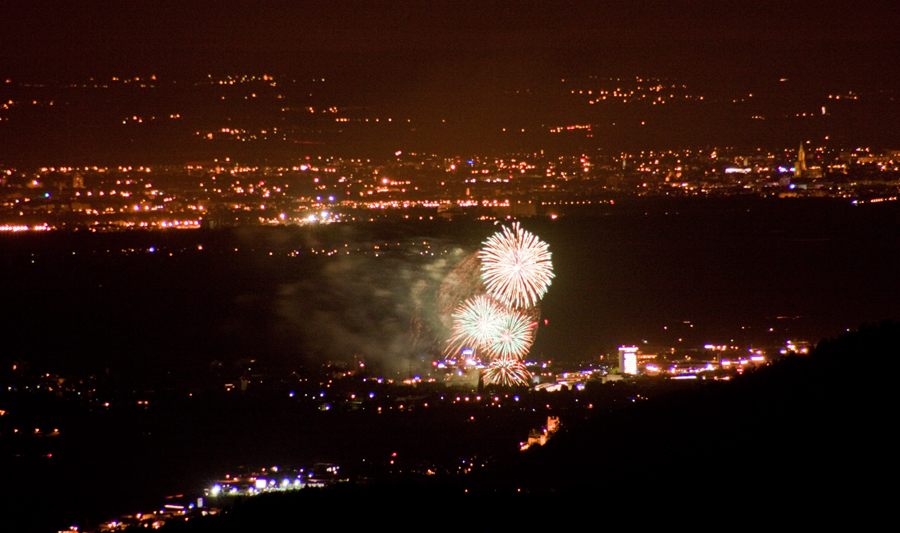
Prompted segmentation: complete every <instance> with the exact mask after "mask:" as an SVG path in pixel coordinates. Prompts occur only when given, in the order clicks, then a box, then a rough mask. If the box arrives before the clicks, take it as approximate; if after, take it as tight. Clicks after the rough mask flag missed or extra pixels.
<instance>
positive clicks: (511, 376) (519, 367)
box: [481, 358, 531, 387]
mask: <svg viewBox="0 0 900 533" xmlns="http://www.w3.org/2000/svg"><path fill="white" fill-rule="evenodd" d="M481 379H482V380H483V381H484V384H485V385H502V386H506V387H512V386H519V385H528V382H529V381H530V380H531V373H530V372H528V370H526V369H525V365H523V364H522V363H521V362H520V361H518V360H516V359H503V358H500V359H494V360H493V361H491V364H490V365H489V366H488V367H487V368H486V369H485V371H484V374H483V375H482V378H481Z"/></svg>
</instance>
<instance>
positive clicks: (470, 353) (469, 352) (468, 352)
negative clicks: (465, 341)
mask: <svg viewBox="0 0 900 533" xmlns="http://www.w3.org/2000/svg"><path fill="white" fill-rule="evenodd" d="M473 353H475V350H473V349H472V348H466V349H464V350H463V351H462V354H463V355H472V354H473Z"/></svg>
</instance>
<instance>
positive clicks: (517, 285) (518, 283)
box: [478, 222, 553, 308]
mask: <svg viewBox="0 0 900 533" xmlns="http://www.w3.org/2000/svg"><path fill="white" fill-rule="evenodd" d="M478 258H479V259H480V260H481V277H482V279H483V281H484V284H485V287H487V291H488V294H490V295H491V296H493V297H494V298H495V299H496V300H498V301H499V302H501V303H503V304H504V305H507V306H510V307H515V308H527V307H532V306H534V305H535V304H537V303H538V301H539V300H540V299H541V297H542V296H543V295H544V293H546V292H547V287H549V286H550V282H551V280H552V279H553V263H552V262H551V261H550V251H549V250H548V247H547V243H545V242H543V241H541V240H540V239H538V238H537V237H536V236H535V235H534V234H533V233H530V232H529V231H527V230H524V229H522V228H521V227H519V223H518V222H516V223H515V224H513V225H512V228H510V227H507V226H504V227H503V230H502V231H499V232H497V233H495V234H494V235H492V236H491V237H490V238H489V239H488V240H487V241H485V242H484V247H483V248H482V249H481V251H480V252H479V253H478Z"/></svg>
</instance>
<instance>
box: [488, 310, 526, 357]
mask: <svg viewBox="0 0 900 533" xmlns="http://www.w3.org/2000/svg"><path fill="white" fill-rule="evenodd" d="M535 325H536V324H535V323H534V322H532V321H531V320H529V319H528V317H527V316H526V315H524V314H522V313H520V312H519V311H516V310H513V309H505V310H503V312H502V316H501V317H500V319H499V320H498V322H497V331H496V333H495V334H494V335H493V336H492V337H491V339H490V342H489V343H488V344H487V346H486V348H487V353H488V356H489V357H490V358H491V359H521V358H522V357H524V356H525V354H527V353H528V349H529V348H531V343H532V341H533V340H534V326H535Z"/></svg>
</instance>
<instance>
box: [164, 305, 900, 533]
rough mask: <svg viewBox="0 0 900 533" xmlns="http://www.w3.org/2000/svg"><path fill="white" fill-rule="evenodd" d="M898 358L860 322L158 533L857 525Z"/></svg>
mask: <svg viewBox="0 0 900 533" xmlns="http://www.w3.org/2000/svg"><path fill="white" fill-rule="evenodd" d="M898 353H900V324H898V323H895V322H884V323H882V324H878V325H864V326H862V327H861V328H860V329H859V330H858V331H856V332H853V333H848V334H845V335H842V336H841V337H839V338H836V339H827V340H824V341H822V342H820V343H819V345H818V347H817V348H816V350H815V351H814V352H813V353H812V355H810V356H791V357H788V358H786V359H784V360H782V361H780V362H778V363H776V364H774V365H772V366H770V367H767V368H764V369H761V370H759V371H757V372H755V373H752V374H749V375H746V376H744V377H743V378H742V379H739V380H736V381H734V382H731V383H723V384H721V385H718V384H717V385H715V386H709V387H701V388H694V389H690V390H682V391H678V392H674V393H669V394H666V395H662V396H658V397H656V398H653V399H651V400H649V401H646V402H641V403H636V404H633V405H632V406H630V407H628V408H625V409H621V410H618V411H615V412H612V413H608V414H605V415H602V416H598V417H595V418H592V419H589V420H587V421H584V422H582V423H581V424H580V425H574V426H572V425H570V426H568V427H564V429H563V430H561V431H560V432H559V434H558V436H557V437H556V438H554V439H553V440H552V441H550V442H548V444H547V445H546V446H544V447H540V448H537V449H532V450H529V451H528V452H527V453H524V454H520V455H518V456H516V457H513V458H507V459H506V460H504V461H501V462H499V463H496V464H494V465H491V466H490V467H488V468H485V469H483V470H481V471H478V472H476V473H473V474H472V475H470V476H464V477H463V478H456V479H455V480H451V481H447V480H443V481H437V482H430V480H428V479H427V478H424V477H419V478H405V479H398V478H392V480H391V481H374V482H371V483H367V484H360V483H354V482H353V481H351V482H350V483H346V484H343V485H339V486H335V487H333V488H330V489H323V490H304V491H299V492H297V493H283V494H273V495H264V496H261V497H258V498H252V499H248V500H244V501H239V502H238V503H236V504H235V505H234V506H233V507H232V508H231V509H230V510H229V511H228V512H225V513H220V514H219V515H217V516H210V517H205V518H200V519H197V520H192V521H190V522H183V523H173V524H170V525H167V526H166V527H165V528H164V530H165V531H176V532H179V531H186V532H196V531H249V530H267V529H268V530H276V531H280V530H294V529H295V528H300V527H302V525H303V524H307V525H311V524H321V523H328V524H331V525H332V526H333V527H338V528H339V529H343V528H358V527H367V526H372V525H375V524H389V527H390V529H391V530H393V531H397V530H404V531H405V530H421V529H422V528H423V527H427V528H428V529H429V530H439V531H444V530H447V531H449V530H458V529H459V528H460V527H464V529H465V530H468V531H505V530H512V529H520V528H521V527H524V526H525V525H526V524H527V523H528V522H529V521H530V520H532V519H537V518H538V517H540V516H541V515H546V517H547V518H548V519H551V520H557V519H562V517H564V516H570V517H572V518H573V519H575V517H578V516H595V517H598V518H599V517H605V518H603V520H604V521H607V522H608V521H609V520H612V521H616V520H622V519H627V516H632V517H634V515H629V514H628V513H633V512H635V511H640V512H644V513H646V514H647V518H654V517H655V518H656V519H659V518H661V517H662V516H663V515H665V516H669V517H670V518H671V517H673V516H676V515H677V516H682V517H686V516H701V515H702V516H711V515H712V516H726V515H727V516H732V518H733V517H736V516H738V515H741V516H743V515H745V514H746V515H748V516H749V515H751V514H752V515H756V514H757V513H758V512H759V511H760V510H763V511H765V512H766V514H768V515H770V516H771V512H772V511H773V510H775V511H776V513H785V514H783V516H784V517H791V518H799V517H801V516H807V517H808V518H812V519H815V520H822V519H825V518H826V517H828V516H833V515H834V514H835V513H838V514H841V515H842V516H843V515H847V514H852V515H856V520H858V521H867V520H871V519H873V518H875V516H876V515H877V514H879V512H880V511H879V509H880V508H881V507H880V504H879V503H878V501H879V498H878V495H879V494H883V495H884V496H886V495H887V492H882V491H881V489H878V486H879V483H878V479H880V478H886V476H888V472H889V470H890V468H889V465H890V464H894V463H893V460H892V459H891V450H889V448H890V447H891V443H892V442H893V439H892V438H890V437H889V434H890V433H891V431H890V429H891V428H890V426H891V424H890V420H891V418H889V416H890V414H891V411H893V407H894V406H895V405H896V402H895V401H893V400H892V399H891V398H892V394H891V380H890V378H889V377H888V376H889V373H888V372H887V371H886V369H888V368H889V365H890V362H891V361H892V359H893V358H895V357H896V356H897V355H898ZM735 414H738V415H739V416H735ZM604 509H606V510H604ZM751 509H752V511H751ZM671 513H674V515H672V514H671ZM685 513H686V514H685ZM735 513H737V514H735ZM554 517H556V518H554ZM804 520H806V518H804ZM460 521H462V523H461V522H460ZM463 523H464V524H465V525H464V526H463V525H462V524H463ZM574 523H575V522H573V524H574Z"/></svg>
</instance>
